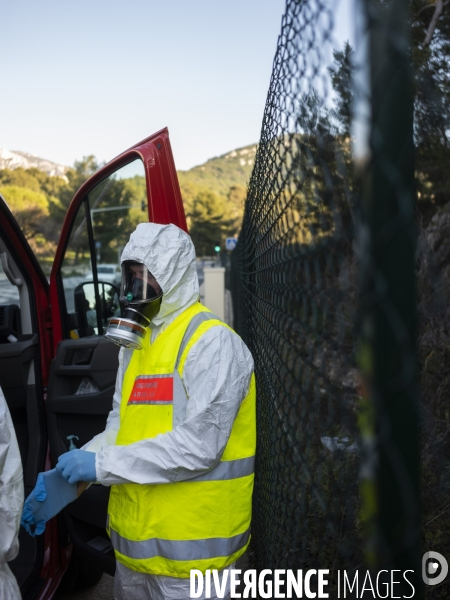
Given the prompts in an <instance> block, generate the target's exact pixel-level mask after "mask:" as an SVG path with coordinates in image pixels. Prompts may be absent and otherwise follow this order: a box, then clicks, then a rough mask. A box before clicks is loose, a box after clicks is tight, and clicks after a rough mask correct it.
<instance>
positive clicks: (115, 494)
mask: <svg viewBox="0 0 450 600" xmlns="http://www.w3.org/2000/svg"><path fill="white" fill-rule="evenodd" d="M121 299H122V301H123V302H124V303H125V306H126V308H127V310H126V311H125V313H124V318H113V319H112V320H111V324H110V326H109V328H108V331H107V333H106V337H109V338H111V339H112V340H113V341H115V342H116V343H119V344H120V345H121V346H128V348H127V347H122V348H121V350H120V353H119V370H118V374H117V382H116V389H115V394H114V400H113V408H112V410H111V412H110V414H109V416H108V420H107V425H106V429H105V431H104V432H103V433H101V434H99V435H97V436H96V437H95V438H94V439H93V440H92V441H91V442H89V443H88V444H86V445H85V446H84V447H83V448H82V449H81V450H72V451H70V452H68V453H66V454H63V455H62V456H61V457H60V458H59V461H58V465H57V467H56V468H57V469H58V470H59V471H60V472H61V473H62V475H63V477H65V478H66V479H67V480H68V481H69V482H70V483H73V482H75V481H97V482H99V483H101V484H103V485H108V486H112V487H111V495H110V502H109V506H108V525H107V528H108V532H109V535H110V537H111V540H112V543H113V546H114V549H115V553H116V558H117V570H116V578H115V598H116V599H117V600H119V599H120V600H122V599H123V600H125V599H142V598H152V599H153V600H156V599H161V600H162V599H181V598H190V570H191V569H198V570H200V571H202V572H203V574H205V572H206V570H207V569H211V570H214V569H216V570H217V572H218V575H217V577H218V580H217V581H218V583H220V584H221V585H222V586H223V595H222V593H220V597H225V598H227V597H229V578H228V575H229V569H230V568H232V567H233V566H234V564H235V561H236V559H237V558H239V556H241V555H242V554H243V553H244V552H245V550H246V549H247V546H248V543H249V540H250V520H251V496H252V490H253V467H254V454H255V443H256V431H255V382H254V374H253V359H252V356H251V354H250V352H249V350H248V349H247V347H246V346H245V344H244V343H243V341H242V340H241V338H240V337H239V336H238V335H237V334H236V333H234V332H233V331H232V330H231V329H230V328H229V327H227V326H226V325H225V324H224V323H223V322H221V321H220V320H219V319H218V318H217V317H216V316H215V315H213V314H212V313H211V312H210V311H208V309H207V308H205V307H204V306H202V304H200V302H199V283H198V277H197V269H196V258H195V250H194V246H193V244H192V241H191V238H190V237H189V235H188V234H186V233H185V232H184V231H182V230H181V229H179V228H178V227H176V226H175V225H158V224H154V223H143V224H140V225H138V227H137V229H136V231H135V232H133V233H132V235H131V237H130V241H129V243H128V244H127V245H126V247H125V249H124V251H123V254H122V287H121ZM133 311H134V312H133ZM135 313H137V314H135ZM144 317H145V318H144ZM146 325H149V326H148V327H146ZM132 348H135V349H132ZM208 587H209V586H206V585H205V588H204V589H203V592H202V594H201V595H199V596H196V597H200V598H205V597H211V598H216V597H218V596H217V595H216V587H215V586H214V585H211V590H209V589H207V588H208ZM196 591H197V592H198V588H196ZM209 591H210V596H208V595H206V594H207V593H209Z"/></svg>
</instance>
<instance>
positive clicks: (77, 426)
mask: <svg viewBox="0 0 450 600" xmlns="http://www.w3.org/2000/svg"><path fill="white" fill-rule="evenodd" d="M15 254H16V253H15V252H14V249H13V248H11V247H9V246H8V241H7V238H6V236H5V235H4V233H3V232H2V231H1V230H0V385H1V388H2V390H3V393H4V395H5V398H6V402H7V404H8V407H9V410H10V413H11V417H12V421H13V424H14V428H15V432H16V436H17V440H18V444H19V448H20V454H21V459H22V465H23V474H24V493H25V497H27V496H28V494H30V493H31V491H32V489H33V488H34V486H35V483H36V478H37V475H38V473H39V472H40V471H43V470H44V469H45V458H46V453H47V448H48V445H47V444H48V442H50V455H51V463H52V465H54V464H55V463H56V461H57V458H58V456H59V455H60V454H62V453H64V452H67V451H68V450H69V449H73V448H75V447H78V448H80V447H81V446H82V445H83V444H85V443H87V442H88V441H89V440H91V439H92V438H93V437H94V436H95V435H96V434H97V433H100V432H101V431H103V430H104V428H105V424H106V418H107V415H108V413H109V411H110V409H111V406H112V396H113V393H114V388H115V378H116V373H117V366H118V350H119V348H118V347H117V346H115V345H114V344H111V343H110V342H108V341H106V340H105V339H104V338H103V337H102V336H98V335H91V336H90V337H80V338H79V339H67V340H64V341H62V342H61V343H60V344H59V346H58V350H57V355H56V358H55V359H54V360H53V361H52V364H51V371H50V373H51V374H50V378H49V387H48V390H44V389H43V386H42V383H41V374H40V361H39V336H38V326H37V315H36V314H34V313H35V309H34V308H33V307H34V306H35V303H34V302H33V294H34V292H33V286H32V282H31V281H30V279H29V275H28V274H27V273H26V272H24V270H23V268H22V269H21V267H20V266H19V261H18V260H17V257H16V258H15ZM73 293H75V292H73ZM73 305H74V307H75V301H73ZM68 319H70V323H71V326H72V325H73V326H76V327H77V326H79V323H78V322H77V315H76V314H75V308H73V309H72V311H71V314H70V315H69V316H68ZM89 333H91V334H93V333H94V331H93V328H91V330H90V331H88V330H87V331H85V335H89ZM45 392H46V409H45V410H44V403H43V401H42V398H43V395H44V393H45ZM108 497H109V488H106V487H103V486H100V485H92V486H91V487H90V488H89V489H88V490H86V491H85V492H84V493H83V494H82V495H81V496H80V497H79V498H78V499H77V500H76V501H75V502H73V503H72V504H70V505H69V506H68V507H67V508H66V509H65V510H64V511H63V513H62V514H60V515H58V517H56V518H57V519H58V531H59V540H60V544H61V545H62V546H67V545H68V544H69V543H70V542H73V543H74V546H75V547H76V551H77V553H78V560H83V561H84V562H85V563H86V564H90V565H91V566H92V565H93V566H94V567H95V568H96V569H97V571H98V573H99V574H101V572H107V573H110V574H114V570H115V560H114V553H113V549H112V546H111V542H110V540H109V538H108V536H107V534H106V531H105V525H106V512H107V503H108ZM19 543H20V551H19V555H18V556H17V557H16V558H15V559H14V560H13V561H11V562H10V563H9V565H10V568H11V570H12V571H13V573H14V575H15V577H16V579H17V581H18V583H19V585H20V587H21V591H22V595H23V597H26V595H27V594H28V592H30V590H32V589H33V588H34V587H35V586H36V585H38V584H39V580H38V577H39V571H40V569H41V566H42V563H43V551H44V545H43V536H36V537H31V536H29V535H28V533H27V532H26V531H25V530H24V529H23V528H21V529H20V533H19ZM91 571H92V569H91Z"/></svg>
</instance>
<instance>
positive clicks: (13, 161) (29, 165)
mask: <svg viewBox="0 0 450 600" xmlns="http://www.w3.org/2000/svg"><path fill="white" fill-rule="evenodd" d="M19 167H21V168H22V169H33V168H35V169H39V171H43V172H44V173H46V174H47V175H51V176H59V177H65V175H66V172H67V168H68V167H65V166H64V165H59V164H57V163H55V162H52V161H51V160H46V159H45V158H39V157H37V156H33V155H32V154H29V153H28V152H21V151H20V150H7V149H6V148H0V169H18V168H19Z"/></svg>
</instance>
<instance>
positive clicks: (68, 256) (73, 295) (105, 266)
mask: <svg viewBox="0 0 450 600" xmlns="http://www.w3.org/2000/svg"><path fill="white" fill-rule="evenodd" d="M86 206H87V210H88V216H89V217H90V222H91V227H92V236H93V248H94V249H95V259H96V260H95V261H93V260H92V258H91V253H90V245H89V236H88V227H89V224H88V220H87V219H86V208H85V207H86ZM145 221H148V208H147V188H146V182H145V170H144V165H143V163H142V161H141V160H140V159H136V160H134V161H132V162H131V163H128V164H127V165H125V166H124V167H121V168H120V169H118V170H117V171H115V172H114V173H113V174H112V175H110V176H109V177H106V178H105V179H103V180H102V181H101V182H100V183H99V184H97V185H96V186H95V187H94V188H92V190H91V191H90V192H89V194H88V195H87V197H86V199H85V201H84V202H83V203H82V205H81V206H80V208H79V210H78V214H77V217H76V219H75V223H74V226H73V228H72V233H71V236H70V240H69V244H68V246H67V249H66V252H65V255H64V260H63V263H62V268H61V280H62V285H63V289H64V297H65V301H66V313H65V320H66V327H65V331H66V335H67V332H68V334H69V335H70V337H72V338H77V337H85V336H90V335H97V334H99V333H104V330H105V329H106V327H107V325H108V321H109V319H110V318H111V317H112V316H117V315H118V314H120V305H119V302H118V294H117V292H116V288H117V290H118V288H119V286H120V278H121V269H120V257H121V254H122V250H123V248H124V246H125V244H126V243H127V242H128V240H129V238H130V234H131V232H132V231H134V229H135V228H136V226H137V224H138V223H141V222H145ZM94 262H95V263H96V265H97V266H96V268H97V280H98V285H97V288H96V287H95V282H94V273H93V271H92V264H94ZM97 294H98V295H97ZM96 298H98V303H97V301H96ZM99 329H100V331H99Z"/></svg>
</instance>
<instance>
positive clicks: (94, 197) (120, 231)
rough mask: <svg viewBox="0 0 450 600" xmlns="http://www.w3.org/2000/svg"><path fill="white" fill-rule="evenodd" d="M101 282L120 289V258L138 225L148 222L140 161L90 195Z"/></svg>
mask: <svg viewBox="0 0 450 600" xmlns="http://www.w3.org/2000/svg"><path fill="white" fill-rule="evenodd" d="M88 200H89V207H90V213H91V221H92V229H93V232H94V241H95V253H96V258H97V275H98V279H99V281H103V282H106V283H113V284H115V285H117V286H119V285H120V274H121V273H120V257H121V254H122V250H123V248H124V246H125V244H126V243H127V242H128V240H129V239H130V234H131V232H132V231H134V229H136V226H137V224H138V223H142V222H145V221H148V209H147V189H146V183H145V171H144V165H143V163H142V161H141V160H140V159H136V160H134V161H133V162H131V163H129V164H127V165H125V166H124V167H122V168H121V169H119V170H117V171H116V172H115V173H113V174H112V175H110V176H109V177H107V178H106V179H104V180H103V181H102V182H100V183H99V184H98V185H97V186H96V187H95V188H94V189H93V190H92V191H91V192H90V193H89V194H88Z"/></svg>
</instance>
